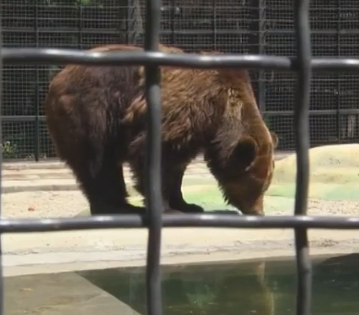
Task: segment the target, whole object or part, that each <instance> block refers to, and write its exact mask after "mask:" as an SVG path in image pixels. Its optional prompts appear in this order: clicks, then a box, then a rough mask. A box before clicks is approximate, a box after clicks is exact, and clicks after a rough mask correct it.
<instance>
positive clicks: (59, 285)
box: [4, 273, 139, 315]
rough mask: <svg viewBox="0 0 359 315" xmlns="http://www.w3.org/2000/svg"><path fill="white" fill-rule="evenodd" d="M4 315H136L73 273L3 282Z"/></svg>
mask: <svg viewBox="0 0 359 315" xmlns="http://www.w3.org/2000/svg"><path fill="white" fill-rule="evenodd" d="M4 282H5V287H6V290H4V291H5V292H4V293H5V301H6V303H5V314H7V315H16V314H25V313H26V314H41V315H53V314H66V315H99V314H101V315H115V314H116V315H117V314H121V315H139V314H138V313H137V312H136V311H134V310H133V309H132V308H131V307H129V306H128V305H127V304H125V303H123V302H121V301H120V300H118V299H116V298H115V297H114V296H112V295H110V294H109V293H107V292H105V291H104V290H102V289H100V288H99V287H97V286H95V285H94V284H92V283H91V282H90V281H88V280H86V279H85V278H84V277H82V276H80V275H78V274H76V273H66V274H42V275H35V276H20V277H12V278H5V280H4Z"/></svg>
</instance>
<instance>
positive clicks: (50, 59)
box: [1, 48, 359, 72]
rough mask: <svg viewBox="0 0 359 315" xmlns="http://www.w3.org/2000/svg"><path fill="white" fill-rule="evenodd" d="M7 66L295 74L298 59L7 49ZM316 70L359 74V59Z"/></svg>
mask: <svg viewBox="0 0 359 315" xmlns="http://www.w3.org/2000/svg"><path fill="white" fill-rule="evenodd" d="M1 57H2V58H3V61H4V63H17V64H24V63H27V64H29V63H31V64H54V63H64V64H66V63H76V64H87V65H118V66H125V65H126V66H132V65H146V66H148V65H162V66H173V67H182V68H197V69H213V68H218V67H221V68H232V67H243V68H247V69H268V70H295V69H296V68H297V62H296V60H295V58H287V57H278V56H268V55H241V54H226V55H200V54H172V53H171V54H169V53H163V52H145V51H135V52H97V51H81V50H72V49H55V48H50V49H49V48H4V49H2V51H1ZM312 67H313V69H314V70H322V71H323V70H325V71H331V70H332V71H353V72H358V71H359V59H354V58H316V59H312Z"/></svg>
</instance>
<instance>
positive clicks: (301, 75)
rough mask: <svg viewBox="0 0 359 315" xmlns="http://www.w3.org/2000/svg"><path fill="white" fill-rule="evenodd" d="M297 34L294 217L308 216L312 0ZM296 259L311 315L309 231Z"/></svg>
mask: <svg viewBox="0 0 359 315" xmlns="http://www.w3.org/2000/svg"><path fill="white" fill-rule="evenodd" d="M294 14H295V32H296V44H297V68H298V69H297V72H298V74H297V75H298V79H297V91H296V92H297V95H296V100H297V101H296V106H295V117H294V129H295V139H296V151H297V178H296V194H295V211H294V214H295V215H306V214H307V206H308V187H309V101H310V80H311V76H312V73H311V71H312V69H311V57H312V56H311V42H310V24H309V0H295V6H294ZM295 246H296V257H297V274H298V287H297V307H296V314H297V315H309V314H310V306H311V288H312V283H311V282H312V272H311V262H310V257H309V242H308V234H307V229H306V228H300V229H298V228H297V229H295Z"/></svg>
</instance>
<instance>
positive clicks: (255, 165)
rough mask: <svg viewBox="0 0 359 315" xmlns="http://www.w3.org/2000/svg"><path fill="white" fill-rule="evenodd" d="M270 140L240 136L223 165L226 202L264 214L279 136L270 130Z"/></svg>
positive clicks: (251, 213)
mask: <svg viewBox="0 0 359 315" xmlns="http://www.w3.org/2000/svg"><path fill="white" fill-rule="evenodd" d="M270 135H271V136H270V137H268V138H267V139H268V140H267V141H266V142H265V143H264V142H262V143H261V145H259V144H258V141H257V140H255V139H254V138H252V137H250V136H246V137H243V138H241V139H240V140H239V141H238V142H237V144H236V145H235V146H234V149H233V150H232V151H231V153H230V155H229V157H228V159H226V161H225V163H223V164H222V167H221V176H220V180H219V184H220V188H221V190H222V192H223V196H224V199H225V200H226V202H227V203H228V204H230V205H232V206H234V207H236V208H237V209H239V210H240V211H241V212H242V213H243V214H247V215H260V216H263V215H264V210H263V197H264V194H265V192H266V191H267V189H268V187H269V186H270V184H271V181H272V177H273V172H274V166H275V163H274V149H275V148H276V147H277V144H278V138H277V136H276V135H275V134H274V133H272V132H270Z"/></svg>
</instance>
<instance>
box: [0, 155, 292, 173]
mask: <svg viewBox="0 0 359 315" xmlns="http://www.w3.org/2000/svg"><path fill="white" fill-rule="evenodd" d="M293 153H294V151H277V152H276V153H275V155H276V159H283V158H285V157H287V156H289V155H291V154H293ZM202 160H203V158H202V156H199V157H197V158H196V159H195V160H194V161H193V162H192V163H193V164H195V163H203V161H202ZM2 168H3V170H28V169H61V168H67V166H66V165H65V164H64V163H63V162H61V161H59V160H57V159H51V160H41V161H39V162H35V161H6V162H4V163H3V166H2Z"/></svg>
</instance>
